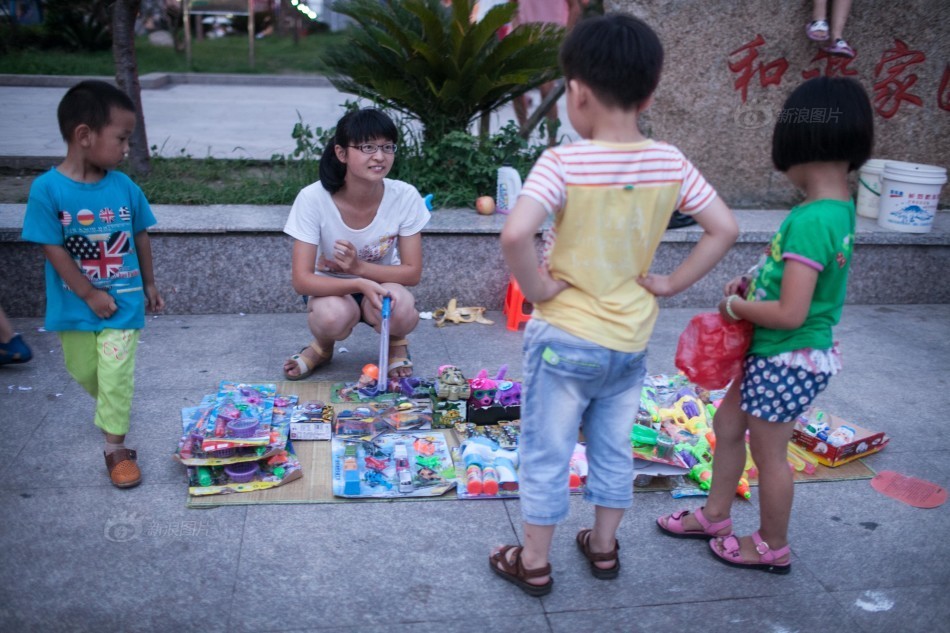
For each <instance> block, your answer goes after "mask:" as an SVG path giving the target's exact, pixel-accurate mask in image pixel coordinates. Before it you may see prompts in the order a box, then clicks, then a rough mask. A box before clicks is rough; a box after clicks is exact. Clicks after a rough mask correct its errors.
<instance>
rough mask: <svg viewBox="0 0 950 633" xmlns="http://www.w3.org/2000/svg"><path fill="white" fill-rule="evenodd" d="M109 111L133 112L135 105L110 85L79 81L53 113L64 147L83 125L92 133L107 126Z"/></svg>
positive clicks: (109, 117)
mask: <svg viewBox="0 0 950 633" xmlns="http://www.w3.org/2000/svg"><path fill="white" fill-rule="evenodd" d="M112 108H119V109H120V110H128V111H129V112H132V113H134V112H135V104H134V103H132V99H130V98H129V95H127V94H125V93H124V92H122V91H121V90H120V89H118V88H116V87H115V86H113V85H112V84H110V83H106V82H105V81H99V80H97V79H87V80H86V81H81V82H79V83H78V84H76V85H75V86H73V87H72V88H70V89H69V90H67V91H66V94H65V95H63V98H62V100H61V101H60V102H59V107H58V108H57V109H56V119H57V121H58V122H59V132H60V134H62V135H63V140H65V141H66V142H67V143H68V142H69V140H70V139H71V138H72V135H73V132H75V131H76V128H77V127H79V126H80V125H82V124H86V125H88V126H89V127H90V129H92V130H93V131H95V132H98V131H99V130H101V129H102V128H104V127H105V126H107V125H109V121H110V120H111V119H112Z"/></svg>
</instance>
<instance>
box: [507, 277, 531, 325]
mask: <svg viewBox="0 0 950 633" xmlns="http://www.w3.org/2000/svg"><path fill="white" fill-rule="evenodd" d="M532 309H533V306H532V305H531V304H530V303H529V302H527V301H525V298H524V295H523V294H521V286H519V285H518V280H517V279H515V278H514V277H512V278H511V280H510V281H509V282H508V291H507V292H506V293H505V310H504V312H505V314H506V315H507V316H508V329H509V330H517V329H518V328H519V327H520V326H521V324H522V323H527V322H528V321H530V320H531V311H532Z"/></svg>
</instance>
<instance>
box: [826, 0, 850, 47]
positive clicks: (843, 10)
mask: <svg viewBox="0 0 950 633" xmlns="http://www.w3.org/2000/svg"><path fill="white" fill-rule="evenodd" d="M850 12H851V0H835V1H834V2H833V3H832V4H831V41H832V42H837V41H838V40H840V39H843V37H844V25H845V23H847V21H848V14H849V13H850Z"/></svg>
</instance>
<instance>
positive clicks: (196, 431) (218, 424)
mask: <svg viewBox="0 0 950 633" xmlns="http://www.w3.org/2000/svg"><path fill="white" fill-rule="evenodd" d="M258 387H260V389H258ZM272 387H273V385H257V386H254V385H245V384H243V383H235V382H233V381H222V383H221V388H220V389H219V392H218V393H217V394H213V395H206V396H205V397H204V398H203V399H202V401H201V403H200V404H199V405H198V406H197V407H185V408H183V409H182V410H181V419H182V436H181V439H180V440H179V442H178V450H177V451H176V453H175V455H174V457H175V459H177V460H178V461H180V462H181V463H183V464H185V465H186V466H220V465H224V464H231V463H236V462H246V461H255V460H260V459H264V458H268V457H271V456H272V455H275V454H277V453H279V452H280V451H282V450H283V449H284V447H285V445H286V443H287V439H288V437H289V428H290V412H291V410H292V408H293V406H294V405H295V404H296V402H297V396H295V395H277V394H275V393H273V389H272ZM242 390H243V391H244V393H241V391H242ZM235 392H236V393H237V395H235ZM252 392H253V393H252ZM258 397H259V398H260V400H258ZM230 422H235V423H234V424H231V425H230V426H229V423H230ZM215 428H219V429H222V428H223V432H224V436H223V437H217V436H215V434H214V433H215ZM249 433H253V435H250V436H249V437H242V436H247V435H248V434H249Z"/></svg>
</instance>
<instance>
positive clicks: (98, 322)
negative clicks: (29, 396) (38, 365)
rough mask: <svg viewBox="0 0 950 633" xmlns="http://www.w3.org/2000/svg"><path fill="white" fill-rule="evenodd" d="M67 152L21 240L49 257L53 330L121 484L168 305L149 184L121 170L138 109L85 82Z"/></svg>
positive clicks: (34, 198)
mask: <svg viewBox="0 0 950 633" xmlns="http://www.w3.org/2000/svg"><path fill="white" fill-rule="evenodd" d="M57 118H58V120H59V129H60V132H61V133H62V135H63V139H65V141H66V144H67V149H66V159H65V160H64V161H63V162H62V163H61V164H60V165H58V166H57V167H55V168H53V169H50V171H48V172H47V173H45V174H43V175H42V176H40V177H39V178H37V179H36V181H35V182H34V183H33V186H32V187H31V188H30V197H29V201H28V202H27V205H26V217H25V218H24V221H23V234H22V239H24V240H26V241H29V242H36V243H38V244H42V246H43V253H44V254H45V255H46V322H45V326H46V329H47V330H50V331H55V332H58V333H59V337H60V341H61V342H62V346H63V357H64V359H65V361H66V369H67V370H68V371H69V374H70V375H71V376H72V377H73V378H74V379H75V380H76V382H78V383H79V384H80V385H82V387H83V388H84V389H85V390H86V391H87V392H89V395H91V396H92V397H93V398H95V399H96V416H95V424H96V426H98V427H99V428H100V429H102V431H103V433H105V451H104V455H105V460H106V468H107V469H108V471H109V477H110V479H111V480H112V483H113V484H114V485H115V486H117V487H119V488H130V487H132V486H135V485H138V484H139V483H140V482H141V481H142V475H141V473H140V472H139V468H138V465H137V464H136V454H135V451H134V450H131V449H128V448H126V447H125V435H126V433H128V431H129V414H130V411H131V408H132V390H133V374H134V370H135V349H136V346H137V345H138V340H139V331H140V330H141V329H142V328H143V327H144V326H145V310H146V309H149V310H152V311H156V312H157V311H160V310H162V309H163V308H164V307H165V302H164V300H163V299H162V296H161V294H159V292H158V288H157V287H156V285H155V277H154V275H153V271H152V247H151V243H150V241H149V237H148V232H147V231H146V228H148V227H149V226H151V225H153V224H155V216H153V215H152V210H151V208H150V207H149V204H148V201H147V200H146V199H145V195H144V194H143V193H142V190H141V189H139V187H138V186H137V185H136V184H135V183H133V182H132V181H131V180H130V179H129V177H128V176H126V175H125V174H123V173H121V172H118V171H113V169H114V168H115V167H116V166H117V165H118V164H119V163H121V162H122V160H123V159H124V158H126V157H127V156H128V151H129V137H130V136H131V135H132V130H133V129H134V128H135V123H136V117H135V106H134V104H133V103H132V100H131V99H129V97H128V95H126V94H125V93H124V92H122V91H121V90H119V89H118V88H116V87H115V86H113V85H111V84H108V83H106V82H103V81H95V80H90V81H83V82H81V83H79V84H76V85H75V86H73V87H72V88H70V89H69V91H67V92H66V95H65V96H64V97H63V99H62V101H60V103H59V108H58V109H57Z"/></svg>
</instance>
